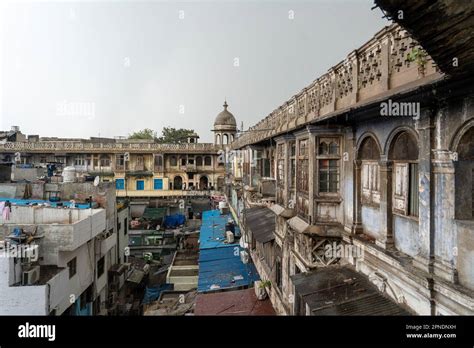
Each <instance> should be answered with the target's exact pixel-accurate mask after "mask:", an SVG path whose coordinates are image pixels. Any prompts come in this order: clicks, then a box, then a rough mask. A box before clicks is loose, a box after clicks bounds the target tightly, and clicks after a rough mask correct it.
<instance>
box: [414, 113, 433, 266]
mask: <svg viewBox="0 0 474 348" xmlns="http://www.w3.org/2000/svg"><path fill="white" fill-rule="evenodd" d="M417 130H418V134H419V136H420V141H419V149H420V150H419V155H418V176H419V193H418V197H419V213H418V226H419V230H418V245H419V253H418V254H417V255H416V256H415V257H414V259H413V265H414V266H416V267H418V268H420V269H422V270H424V271H426V272H430V269H431V265H432V263H433V231H434V226H433V218H434V216H433V201H432V197H433V180H432V179H433V178H432V174H431V172H432V165H431V149H432V147H433V136H432V133H433V126H432V124H431V115H430V111H428V110H427V111H426V112H424V113H423V115H422V117H421V119H420V120H418V122H417Z"/></svg>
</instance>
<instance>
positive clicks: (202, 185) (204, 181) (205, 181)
mask: <svg viewBox="0 0 474 348" xmlns="http://www.w3.org/2000/svg"><path fill="white" fill-rule="evenodd" d="M208 187H209V178H208V177H207V176H206V175H201V177H200V178H199V189H201V190H206V189H207V188H208Z"/></svg>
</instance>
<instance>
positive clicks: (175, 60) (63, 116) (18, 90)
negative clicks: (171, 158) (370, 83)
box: [0, 0, 390, 142]
mask: <svg viewBox="0 0 474 348" xmlns="http://www.w3.org/2000/svg"><path fill="white" fill-rule="evenodd" d="M1 6H2V7H1V18H0V25H1V28H0V30H1V33H0V35H1V36H0V38H1V40H2V41H1V46H0V47H1V50H2V51H1V55H0V60H1V62H0V66H1V72H0V83H1V84H0V88H1V105H0V110H1V118H0V129H7V128H8V129H9V128H10V126H12V125H17V126H20V129H21V130H22V131H23V132H24V133H26V134H39V135H41V136H59V137H86V138H88V137H90V136H98V135H99V134H100V136H107V137H113V136H119V135H122V136H126V135H128V134H129V133H131V132H133V131H136V130H140V129H143V128H152V129H154V130H156V131H157V132H158V133H160V132H161V129H162V127H166V126H171V127H177V128H181V127H183V128H192V129H194V130H196V132H197V133H198V134H199V135H200V136H201V141H206V142H207V141H212V135H211V132H210V130H211V129H212V126H213V122H214V118H215V117H216V115H217V114H218V113H219V112H220V111H221V110H222V104H223V102H224V98H227V102H228V103H229V111H231V112H232V113H233V114H234V116H235V117H236V119H237V122H238V124H239V126H240V123H241V121H243V122H244V127H245V128H247V127H249V126H251V125H253V124H254V123H256V122H258V120H260V119H261V118H263V117H265V116H266V115H268V114H269V113H270V112H271V111H273V110H274V109H275V108H277V107H278V106H280V105H281V104H283V103H284V102H285V101H286V100H287V99H288V98H290V97H291V96H292V95H294V94H295V93H297V92H299V91H300V90H301V89H302V88H304V87H305V86H307V85H308V84H309V83H311V81H313V80H314V79H316V78H317V77H319V76H320V75H322V74H323V73H325V72H326V71H327V69H328V68H330V67H331V66H333V65H335V64H337V63H338V62H339V61H341V60H342V59H344V58H345V57H346V55H347V54H348V53H349V52H351V51H352V50H354V49H356V48H358V47H359V46H361V45H362V44H363V43H364V42H366V41H368V40H369V39H370V38H371V37H372V36H373V34H375V33H376V32H377V31H378V30H380V29H381V28H383V27H384V26H385V25H388V24H390V23H389V22H388V21H387V20H385V19H382V18H381V17H382V13H381V11H380V10H378V9H375V10H373V11H371V7H372V6H373V1H372V0H352V1H351V0H345V1H343V0H340V1H334V0H332V1H330V0H327V1H323V0H320V1H318V0H314V1H304V2H303V1H264V0H262V1H188V2H178V1H79V2H75V1H41V2H20V3H18V2H13V3H8V4H6V5H5V4H3V5H1Z"/></svg>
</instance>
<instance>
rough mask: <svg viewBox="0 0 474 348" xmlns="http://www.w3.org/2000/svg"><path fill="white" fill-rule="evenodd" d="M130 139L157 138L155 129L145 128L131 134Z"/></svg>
mask: <svg viewBox="0 0 474 348" xmlns="http://www.w3.org/2000/svg"><path fill="white" fill-rule="evenodd" d="M128 139H148V140H152V139H156V132H155V131H154V130H153V129H150V128H145V129H142V130H141V131H138V132H133V133H132V134H129V136H128Z"/></svg>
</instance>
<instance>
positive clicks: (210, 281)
mask: <svg viewBox="0 0 474 348" xmlns="http://www.w3.org/2000/svg"><path fill="white" fill-rule="evenodd" d="M229 218H231V217H230V215H220V211H219V210H210V211H205V212H203V215H202V225H201V234H200V237H199V240H200V242H199V244H200V251H199V279H198V292H208V291H214V290H222V289H231V288H241V287H242V288H243V287H249V286H251V285H252V284H253V282H254V281H256V280H259V279H260V277H259V275H258V273H257V270H256V269H255V266H254V265H253V264H250V263H248V264H244V263H242V261H241V259H240V251H241V250H242V249H241V248H240V246H239V244H238V243H237V242H236V243H232V244H227V243H224V241H225V224H226V223H227V221H228V220H229ZM235 229H236V231H238V232H239V233H240V230H239V227H238V226H235Z"/></svg>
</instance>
